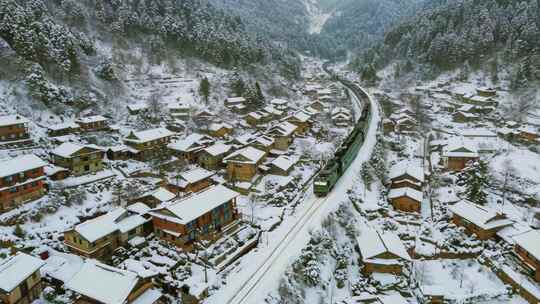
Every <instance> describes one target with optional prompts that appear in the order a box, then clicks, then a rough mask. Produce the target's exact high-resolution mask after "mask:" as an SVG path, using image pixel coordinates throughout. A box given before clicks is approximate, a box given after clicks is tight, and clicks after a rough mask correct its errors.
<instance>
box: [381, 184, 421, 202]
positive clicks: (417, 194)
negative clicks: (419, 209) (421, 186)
mask: <svg viewBox="0 0 540 304" xmlns="http://www.w3.org/2000/svg"><path fill="white" fill-rule="evenodd" d="M403 196H405V197H408V198H412V199H414V200H415V201H417V202H422V200H423V198H424V195H423V193H422V192H421V191H418V190H416V189H413V188H409V187H404V188H395V189H391V190H390V192H389V193H388V198H390V199H394V198H398V197H403Z"/></svg>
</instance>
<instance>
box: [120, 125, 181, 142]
mask: <svg viewBox="0 0 540 304" xmlns="http://www.w3.org/2000/svg"><path fill="white" fill-rule="evenodd" d="M174 134H175V133H174V132H171V131H169V130H167V129H166V128H155V129H150V130H144V131H139V132H133V131H132V132H131V133H130V134H129V136H128V137H127V138H125V139H124V141H126V142H133V143H145V142H149V141H153V140H158V139H161V138H166V137H170V136H173V135H174ZM132 137H134V138H132Z"/></svg>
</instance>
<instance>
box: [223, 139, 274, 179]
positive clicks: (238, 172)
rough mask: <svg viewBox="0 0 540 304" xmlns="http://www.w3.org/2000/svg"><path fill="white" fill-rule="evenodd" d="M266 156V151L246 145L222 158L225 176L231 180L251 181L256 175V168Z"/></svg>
mask: <svg viewBox="0 0 540 304" xmlns="http://www.w3.org/2000/svg"><path fill="white" fill-rule="evenodd" d="M265 157H266V152H264V151H261V150H259V149H256V148H253V147H246V148H243V149H241V150H238V151H235V152H233V153H231V154H230V155H229V156H227V157H225V158H224V159H223V162H224V163H225V164H226V165H227V177H228V179H229V180H231V181H247V182H249V181H251V180H252V179H253V177H254V176H255V175H257V168H258V167H259V165H260V164H261V163H262V161H263V160H264V158H265Z"/></svg>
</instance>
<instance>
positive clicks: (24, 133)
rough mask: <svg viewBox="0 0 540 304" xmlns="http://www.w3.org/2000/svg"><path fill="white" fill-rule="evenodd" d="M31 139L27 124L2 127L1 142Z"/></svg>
mask: <svg viewBox="0 0 540 304" xmlns="http://www.w3.org/2000/svg"><path fill="white" fill-rule="evenodd" d="M26 138H30V135H29V134H28V128H27V126H26V124H16V125H11V126H3V127H0V142H2V141H14V140H19V139H26Z"/></svg>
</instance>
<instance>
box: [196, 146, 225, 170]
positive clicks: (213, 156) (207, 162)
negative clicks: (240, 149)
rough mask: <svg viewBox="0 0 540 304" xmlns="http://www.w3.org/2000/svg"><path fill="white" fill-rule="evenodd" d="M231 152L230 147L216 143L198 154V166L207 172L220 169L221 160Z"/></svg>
mask: <svg viewBox="0 0 540 304" xmlns="http://www.w3.org/2000/svg"><path fill="white" fill-rule="evenodd" d="M231 151H232V146H231V145H227V144H224V143H216V144H213V145H211V146H209V147H208V148H205V149H203V150H202V151H201V153H200V154H199V165H200V166H201V167H203V168H205V169H207V170H218V169H220V168H221V167H222V165H223V163H222V161H223V158H225V156H227V155H228V154H229V153H230V152H231Z"/></svg>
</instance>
